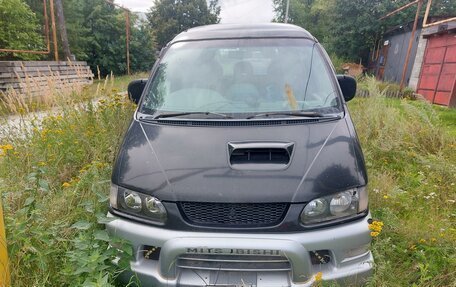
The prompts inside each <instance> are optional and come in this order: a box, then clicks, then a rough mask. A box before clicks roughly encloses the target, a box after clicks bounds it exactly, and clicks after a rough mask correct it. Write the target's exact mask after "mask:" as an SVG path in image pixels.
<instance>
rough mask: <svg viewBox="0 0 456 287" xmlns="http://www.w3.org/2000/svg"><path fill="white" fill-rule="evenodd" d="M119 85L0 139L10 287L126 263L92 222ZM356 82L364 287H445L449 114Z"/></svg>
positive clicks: (451, 255)
mask: <svg viewBox="0 0 456 287" xmlns="http://www.w3.org/2000/svg"><path fill="white" fill-rule="evenodd" d="M124 79H125V80H124ZM129 80H130V79H128V80H127V79H126V78H121V79H118V82H117V80H116V82H115V83H114V82H113V83H112V86H108V85H106V86H105V87H102V88H104V89H105V92H106V93H107V94H110V95H109V96H108V97H107V99H106V100H105V101H103V103H102V104H101V105H100V107H99V108H98V109H95V108H94V107H93V106H91V105H89V106H87V107H84V108H81V109H79V110H75V109H74V108H73V107H72V106H68V105H66V106H65V108H64V109H62V112H61V113H60V114H58V115H54V116H49V117H47V118H46V119H45V120H44V122H43V123H42V125H41V126H39V127H38V126H35V127H34V128H32V129H30V130H29V131H28V132H23V133H17V134H14V133H8V134H3V135H2V138H1V139H0V145H1V148H0V153H1V154H2V156H0V178H1V179H0V191H1V193H2V198H3V204H4V207H5V220H6V229H7V239H8V251H9V256H10V270H11V272H12V286H15V287H16V286H18V287H22V286H81V285H83V286H110V284H111V283H112V282H113V279H114V278H115V276H116V274H118V272H119V271H120V270H122V268H124V267H125V266H126V262H127V260H128V256H129V253H131V249H129V248H128V245H126V244H124V243H123V242H121V241H119V240H118V239H113V238H109V237H108V236H107V234H106V232H105V231H104V227H103V224H102V223H103V222H105V221H106V220H107V219H106V218H105V214H106V211H107V206H108V191H109V179H110V174H111V167H112V164H113V160H114V157H115V155H116V152H117V149H118V147H119V144H120V141H121V139H122V135H123V133H124V131H125V129H126V128H127V126H128V123H129V121H130V119H131V116H132V112H133V109H134V106H133V105H132V104H131V103H129V102H128V101H127V100H126V99H125V98H124V97H122V96H116V95H115V93H116V92H117V91H120V90H122V89H124V88H125V87H126V84H127V82H128V81H129ZM103 85H104V83H103ZM364 85H365V86H366V88H367V89H369V91H370V92H371V94H373V95H377V96H374V97H371V98H363V99H361V98H360V99H354V100H353V101H352V102H350V103H349V108H350V112H351V115H352V118H353V120H354V122H355V126H356V128H357V132H358V135H359V138H360V141H361V143H362V147H363V151H364V154H365V158H366V164H367V167H368V173H369V181H370V182H369V193H370V209H371V212H372V215H373V217H374V219H376V220H379V221H382V222H383V223H384V226H383V231H382V232H381V233H380V235H379V236H377V237H375V238H374V239H373V245H372V248H373V252H374V256H375V260H376V261H375V274H374V276H373V277H372V279H371V281H370V282H369V286H421V287H424V286H456V285H455V278H456V273H455V270H456V256H455V247H456V246H455V242H456V231H455V219H456V218H455V216H456V215H455V210H456V203H455V200H456V186H455V184H456V178H455V174H456V167H455V165H456V152H455V150H456V134H455V130H456V127H455V122H456V121H455V119H456V110H454V109H447V108H442V107H436V106H431V105H429V104H426V103H423V102H418V101H408V100H397V99H385V98H383V97H380V96H378V95H380V94H381V92H380V91H379V90H378V85H377V84H376V82H374V81H372V80H369V79H368V80H367V81H366V82H365V83H364ZM90 89H92V91H94V90H95V91H96V90H97V87H96V85H94V86H92V87H90V88H88V90H90ZM98 89H100V86H99V87H98ZM8 145H11V147H12V149H10V146H8ZM110 241H111V242H113V243H114V245H115V246H116V247H118V248H120V249H122V250H124V254H125V256H124V257H123V258H122V261H121V263H122V264H121V267H116V266H114V265H113V264H112V263H111V260H112V259H113V258H114V257H115V254H116V252H115V251H116V250H115V249H108V248H107V246H108V242H110ZM323 278H324V274H323Z"/></svg>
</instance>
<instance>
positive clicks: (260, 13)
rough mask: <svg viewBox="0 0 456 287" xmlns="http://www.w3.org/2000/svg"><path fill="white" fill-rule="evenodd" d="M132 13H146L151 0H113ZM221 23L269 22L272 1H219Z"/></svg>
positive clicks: (271, 12) (272, 15)
mask: <svg viewBox="0 0 456 287" xmlns="http://www.w3.org/2000/svg"><path fill="white" fill-rule="evenodd" d="M115 2H116V3H118V4H121V5H124V6H125V7H127V8H129V9H131V10H132V11H138V12H146V11H147V10H148V9H149V8H150V6H152V3H153V0H115ZM219 4H220V6H221V8H222V11H221V12H220V17H221V23H260V22H271V19H272V18H273V17H274V13H273V8H272V0H219Z"/></svg>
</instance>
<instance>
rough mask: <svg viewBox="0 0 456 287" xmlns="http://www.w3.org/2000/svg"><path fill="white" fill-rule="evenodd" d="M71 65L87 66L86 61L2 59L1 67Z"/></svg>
mask: <svg viewBox="0 0 456 287" xmlns="http://www.w3.org/2000/svg"><path fill="white" fill-rule="evenodd" d="M70 65H82V66H87V62H85V61H74V62H68V61H59V62H56V61H0V68H1V67H22V66H24V67H35V66H70Z"/></svg>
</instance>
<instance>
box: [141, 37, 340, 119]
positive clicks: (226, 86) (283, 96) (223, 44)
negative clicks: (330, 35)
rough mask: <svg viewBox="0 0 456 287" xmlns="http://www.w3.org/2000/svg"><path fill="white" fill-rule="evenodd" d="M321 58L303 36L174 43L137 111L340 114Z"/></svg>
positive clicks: (235, 114)
mask: <svg viewBox="0 0 456 287" xmlns="http://www.w3.org/2000/svg"><path fill="white" fill-rule="evenodd" d="M325 61H326V60H325V59H324V58H323V56H322V52H321V50H320V48H319V47H318V45H316V44H315V43H314V42H313V41H310V40H307V39H277V38H275V39H226V40H205V41H189V42H180V43H175V44H173V45H172V46H171V47H170V48H169V49H168V51H167V53H166V54H165V57H164V58H163V59H162V60H161V62H160V64H159V66H158V69H157V70H156V72H155V75H154V78H153V80H152V82H151V84H150V85H149V89H148V91H147V93H146V95H145V98H144V99H143V101H142V104H141V107H140V110H139V111H140V112H141V113H144V114H151V115H154V116H157V115H163V114H166V113H175V115H176V116H179V117H187V118H200V117H202V116H207V115H209V114H211V115H215V114H218V115H223V116H225V117H217V118H218V119H226V118H252V117H255V115H257V116H260V115H261V114H265V113H270V114H272V113H275V114H276V115H278V114H280V117H284V114H286V113H290V116H291V113H292V112H296V111H306V112H307V111H308V112H316V113H318V114H319V115H325V114H334V113H340V112H341V106H340V105H341V104H340V101H339V97H338V92H337V90H336V88H335V85H334V79H333V77H331V73H332V71H331V70H330V67H329V65H328V64H327V63H326V62H325ZM281 113H283V114H281ZM293 114H294V115H295V113H293ZM308 114H309V113H308Z"/></svg>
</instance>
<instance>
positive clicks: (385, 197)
mask: <svg viewBox="0 0 456 287" xmlns="http://www.w3.org/2000/svg"><path fill="white" fill-rule="evenodd" d="M365 84H366V85H367V88H368V90H369V93H370V95H372V96H371V97H369V98H362V99H355V100H354V101H353V102H351V103H350V105H349V107H350V111H351V115H352V117H353V120H354V123H355V126H356V128H357V132H358V135H359V138H360V141H361V144H362V147H363V150H364V154H365V158H366V164H367V166H368V174H369V177H370V184H369V193H370V207H371V212H372V213H373V216H374V218H375V219H378V220H381V221H383V222H384V224H385V226H384V231H383V234H381V235H380V236H379V237H378V238H375V239H374V244H373V248H374V258H375V260H376V265H375V266H376V267H375V269H376V272H375V275H374V277H373V279H372V282H371V285H372V286H456V280H455V278H456V271H455V270H456V253H455V248H456V245H455V242H456V232H455V229H454V227H455V225H454V223H455V216H456V214H455V213H454V212H455V210H456V204H455V202H456V201H455V200H456V186H455V184H456V177H455V174H456V166H455V164H456V152H455V150H456V140H455V137H454V136H452V135H451V134H450V133H449V131H448V129H447V128H446V127H445V123H444V122H442V120H441V119H440V118H439V114H438V113H437V112H436V110H437V109H436V108H435V107H433V106H431V105H430V104H427V103H424V102H418V101H409V100H397V99H386V98H385V97H383V96H382V95H383V93H382V92H381V91H380V88H381V87H379V85H378V83H377V82H376V81H375V80H374V79H367V80H366V83H365ZM449 112H451V111H449ZM452 113H454V114H455V115H456V111H455V110H453V111H452ZM455 128H456V127H455ZM393 274H394V276H392V275H393Z"/></svg>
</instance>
